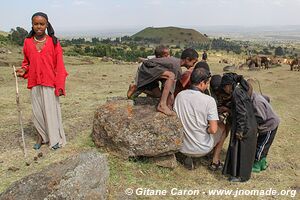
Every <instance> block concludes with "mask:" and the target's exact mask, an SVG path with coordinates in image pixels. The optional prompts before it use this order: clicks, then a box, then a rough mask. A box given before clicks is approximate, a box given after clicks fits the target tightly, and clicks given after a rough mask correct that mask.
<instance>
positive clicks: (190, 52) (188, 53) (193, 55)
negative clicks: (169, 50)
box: [180, 48, 199, 59]
mask: <svg viewBox="0 0 300 200" xmlns="http://www.w3.org/2000/svg"><path fill="white" fill-rule="evenodd" d="M180 58H181V59H186V58H190V59H198V58H199V54H198V53H197V51H196V50H195V49H192V48H187V49H185V50H183V52H182V53H181V57H180Z"/></svg>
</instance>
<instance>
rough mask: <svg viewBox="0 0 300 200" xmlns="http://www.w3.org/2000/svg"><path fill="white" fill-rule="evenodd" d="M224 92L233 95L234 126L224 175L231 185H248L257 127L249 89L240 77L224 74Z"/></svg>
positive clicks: (222, 82)
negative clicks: (227, 176)
mask: <svg viewBox="0 0 300 200" xmlns="http://www.w3.org/2000/svg"><path fill="white" fill-rule="evenodd" d="M221 88H223V90H224V91H225V92H226V93H227V94H229V95H232V97H231V98H232V107H231V114H232V126H231V135H230V142H229V147H228V151H227V155H226V160H225V164H224V168H223V174H224V175H229V176H230V177H229V181H232V182H245V181H248V180H249V179H250V176H251V170H252V165H253V163H254V159H255V151H256V142H257V123H256V119H255V115H254V108H253V104H252V102H251V99H250V96H249V94H248V90H249V86H248V83H247V81H246V80H245V79H244V78H243V76H241V75H237V74H236V73H225V74H224V75H223V77H222V81H221Z"/></svg>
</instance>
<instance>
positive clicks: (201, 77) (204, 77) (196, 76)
mask: <svg viewBox="0 0 300 200" xmlns="http://www.w3.org/2000/svg"><path fill="white" fill-rule="evenodd" d="M210 77H211V75H210V73H209V71H207V70H206V69H203V68H194V70H193V72H192V74H191V78H190V80H191V84H192V85H199V84H200V83H201V82H202V81H204V83H207V82H208V80H209V78H210Z"/></svg>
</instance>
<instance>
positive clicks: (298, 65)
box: [290, 58, 300, 71]
mask: <svg viewBox="0 0 300 200" xmlns="http://www.w3.org/2000/svg"><path fill="white" fill-rule="evenodd" d="M290 67H291V71H294V70H295V71H296V70H298V71H300V59H299V58H295V59H294V60H292V62H291V64H290Z"/></svg>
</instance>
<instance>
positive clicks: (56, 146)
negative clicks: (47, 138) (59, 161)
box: [51, 143, 60, 150]
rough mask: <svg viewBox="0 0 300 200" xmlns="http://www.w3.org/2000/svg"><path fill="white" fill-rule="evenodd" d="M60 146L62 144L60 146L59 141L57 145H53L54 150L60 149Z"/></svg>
mask: <svg viewBox="0 0 300 200" xmlns="http://www.w3.org/2000/svg"><path fill="white" fill-rule="evenodd" d="M58 148H60V146H59V144H58V143H57V144H56V145H54V146H53V147H51V149H52V150H56V149H58Z"/></svg>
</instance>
